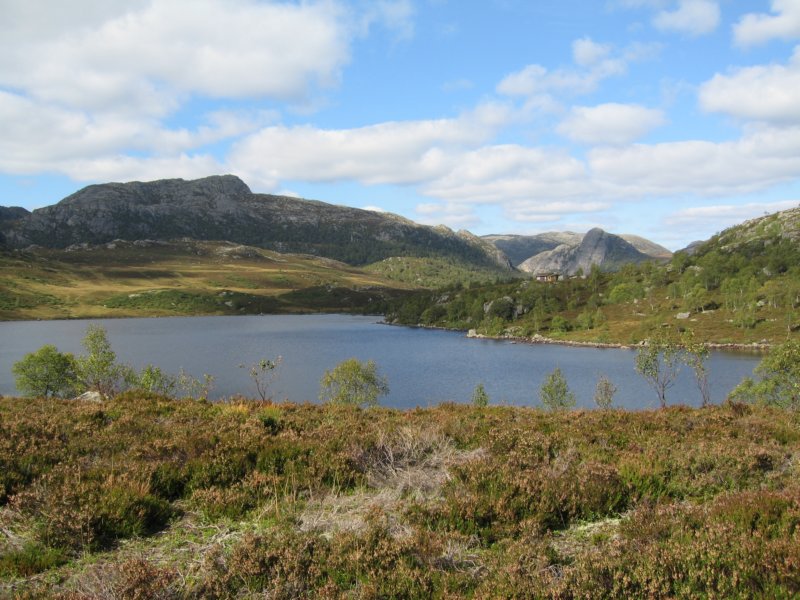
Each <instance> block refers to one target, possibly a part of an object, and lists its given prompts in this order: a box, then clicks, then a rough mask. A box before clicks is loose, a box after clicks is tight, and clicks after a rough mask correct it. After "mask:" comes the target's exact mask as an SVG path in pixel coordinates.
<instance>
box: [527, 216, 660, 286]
mask: <svg viewBox="0 0 800 600" xmlns="http://www.w3.org/2000/svg"><path fill="white" fill-rule="evenodd" d="M647 260H652V257H651V256H649V255H647V254H644V253H642V252H639V251H638V250H637V249H636V248H634V247H633V246H632V245H631V244H630V243H628V242H626V241H625V240H624V239H622V238H621V237H620V236H617V235H614V234H612V233H607V232H605V231H603V230H602V229H598V228H595V229H592V230H590V231H589V232H587V233H586V235H585V236H583V239H582V240H581V243H580V244H578V245H577V246H568V245H566V244H564V245H561V246H558V247H557V248H555V249H553V250H549V251H547V252H541V253H539V254H537V255H536V256H533V257H531V258H529V259H528V260H526V261H524V262H523V263H522V264H520V265H519V267H518V268H519V269H520V270H521V271H525V272H527V273H534V274H539V273H559V274H561V275H574V274H575V273H577V272H578V270H582V271H583V272H584V273H588V272H589V270H590V269H591V267H592V265H598V266H600V267H602V268H603V269H604V270H615V269H618V268H619V267H621V266H622V265H624V264H626V263H631V262H633V263H637V262H644V261H647Z"/></svg>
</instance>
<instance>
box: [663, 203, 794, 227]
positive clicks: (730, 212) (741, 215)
mask: <svg viewBox="0 0 800 600" xmlns="http://www.w3.org/2000/svg"><path fill="white" fill-rule="evenodd" d="M798 205H800V200H784V201H780V202H750V203H747V204H717V205H712V206H694V207H691V208H686V209H683V210H679V211H676V212H674V213H672V214H671V215H669V216H668V217H667V218H666V219H665V223H666V224H667V225H687V224H691V225H694V226H697V225H700V224H706V225H717V226H723V227H724V226H727V225H729V224H734V223H741V222H742V221H746V220H747V219H753V218H755V217H761V216H763V215H765V214H769V213H773V212H778V211H782V210H789V209H790V208H796V207H797V206H798ZM718 228H719V227H718Z"/></svg>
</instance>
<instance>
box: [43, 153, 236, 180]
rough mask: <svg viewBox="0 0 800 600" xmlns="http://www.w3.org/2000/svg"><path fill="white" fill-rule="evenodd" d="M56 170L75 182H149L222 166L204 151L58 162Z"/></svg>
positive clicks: (186, 176) (191, 175)
mask: <svg viewBox="0 0 800 600" xmlns="http://www.w3.org/2000/svg"><path fill="white" fill-rule="evenodd" d="M59 168H60V171H61V172H63V173H64V174H66V175H68V176H70V177H72V178H73V179H75V180H76V181H133V180H137V181H153V180H155V179H172V178H176V177H180V178H183V179H197V178H199V177H206V176H207V175H209V174H213V173H224V172H225V168H224V166H223V165H221V164H220V163H219V162H218V161H217V160H216V159H215V158H214V157H213V156H209V155H207V154H195V155H189V154H180V155H172V156H164V157H146V158H139V157H135V156H125V155H117V156H110V155H109V156H103V157H101V158H93V159H91V160H86V159H76V160H71V161H65V162H62V163H60V167H59Z"/></svg>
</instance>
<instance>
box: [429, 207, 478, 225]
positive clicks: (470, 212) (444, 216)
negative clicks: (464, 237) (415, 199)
mask: <svg viewBox="0 0 800 600" xmlns="http://www.w3.org/2000/svg"><path fill="white" fill-rule="evenodd" d="M414 212H415V213H416V214H417V220H418V221H419V222H420V223H424V224H426V225H439V224H440V223H445V222H446V223H449V225H450V226H452V227H456V228H467V227H474V226H475V225H477V224H478V223H480V218H479V217H478V215H477V214H476V213H475V207H473V206H470V205H465V204H459V203H442V204H438V203H422V204H418V205H417V206H416V208H415V209H414Z"/></svg>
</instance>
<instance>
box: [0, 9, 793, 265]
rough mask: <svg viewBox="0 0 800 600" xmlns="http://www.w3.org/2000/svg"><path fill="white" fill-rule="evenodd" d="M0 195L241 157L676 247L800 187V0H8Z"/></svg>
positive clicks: (493, 224)
mask: <svg viewBox="0 0 800 600" xmlns="http://www.w3.org/2000/svg"><path fill="white" fill-rule="evenodd" d="M0 14H2V15H3V18H2V23H0V34H1V35H0V132H2V134H0V204H1V205H6V206H9V205H16V206H24V207H26V208H29V209H33V208H37V207H40V206H45V205H48V204H52V203H54V202H56V201H58V200H60V199H61V198H63V197H65V196H67V195H68V194H70V193H72V192H74V191H76V190H77V189H79V188H80V187H82V186H84V185H87V184H90V183H98V182H106V181H132V180H141V181H146V180H152V179H160V178H170V177H183V178H186V179H193V178H198V177H203V176H206V175H212V174H220V173H234V174H236V175H239V176H240V177H241V178H242V179H243V180H244V181H245V182H246V183H247V184H248V185H249V186H250V187H251V189H253V191H256V192H268V193H280V194H290V195H298V196H302V197H306V198H314V199H319V200H324V201H326V202H332V203H335V204H344V205H349V206H356V207H361V208H365V207H367V208H372V209H379V210H387V211H391V212H395V213H398V214H401V215H403V216H405V217H408V218H411V219H414V220H416V221H419V222H424V223H430V224H439V223H442V224H445V225H448V226H450V227H452V228H453V229H461V228H465V229H469V230H470V231H472V232H474V233H477V234H488V233H519V234H531V233H538V232H542V231H552V230H572V231H586V230H587V229H589V228H591V227H594V226H600V227H603V228H604V229H607V230H609V231H613V232H617V233H636V234H639V235H643V236H645V237H648V238H650V239H652V240H654V241H656V242H659V243H661V244H663V245H665V246H667V247H668V248H670V249H673V250H674V249H678V248H681V247H683V246H685V245H686V244H687V243H689V242H691V241H693V240H696V239H705V238H708V237H710V236H711V235H713V234H714V233H715V232H717V231H719V230H721V229H722V228H724V227H726V226H728V225H731V224H734V223H738V222H741V221H742V220H745V219H747V218H751V217H755V216H759V215H762V214H764V213H765V212H773V211H776V210H781V209H786V208H791V207H793V206H797V205H798V203H800V0H763V1H762V0H748V1H739V0H593V1H587V0H581V1H578V0H552V1H551V0H537V1H532V0H525V1H523V0H461V1H459V2H455V1H453V0H373V1H371V2H370V1H366V0H350V1H345V0H320V1H315V0H306V1H302V2H271V1H267V0H126V1H119V0H71V1H70V2H69V3H62V2H55V1H53V0H51V1H42V2H30V1H29V0H0Z"/></svg>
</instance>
